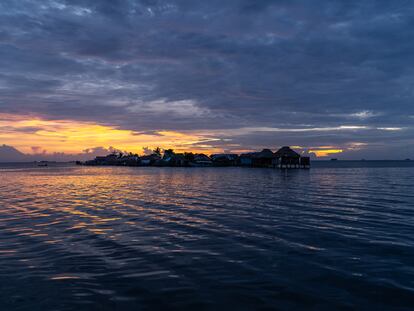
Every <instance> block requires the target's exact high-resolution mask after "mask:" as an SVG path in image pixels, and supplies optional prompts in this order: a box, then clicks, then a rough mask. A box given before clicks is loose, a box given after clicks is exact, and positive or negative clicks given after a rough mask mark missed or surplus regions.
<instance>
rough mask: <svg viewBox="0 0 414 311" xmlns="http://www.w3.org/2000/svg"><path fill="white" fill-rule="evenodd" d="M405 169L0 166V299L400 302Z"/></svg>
mask: <svg viewBox="0 0 414 311" xmlns="http://www.w3.org/2000/svg"><path fill="white" fill-rule="evenodd" d="M413 186H414V168H412V167H405V168H398V167H395V168H390V167H388V168H360V167H357V168H346V169H329V168H325V169H312V170H310V171H299V170H298V171H292V172H289V174H288V175H287V176H285V174H284V173H283V172H280V171H277V170H266V169H264V170H261V169H240V168H219V169H215V168H210V169H203V168H200V169H197V168H194V169H185V168H183V169H180V168H175V169H172V168H122V167H118V168H93V167H71V166H67V167H50V168H47V169H44V168H42V169H39V168H32V167H24V168H19V167H18V168H10V167H8V168H7V169H2V170H1V181H0V198H1V208H0V278H1V279H0V280H1V282H0V292H1V293H2V295H1V298H0V303H1V305H2V307H3V308H4V309H5V310H33V306H34V305H35V306H36V308H37V309H38V310H46V309H48V310H49V309H50V310H73V309H76V310H137V309H168V310H174V309H177V310H178V309H179V310H183V309H184V310H186V309H188V310H194V309H208V310H218V309H227V308H224V306H229V305H231V306H232V307H233V308H234V309H236V310H265V309H266V310H274V309H277V310H354V309H361V310H365V309H370V310H375V309H378V310H380V309H381V310H411V308H412V306H413V305H414V263H413V258H414V242H413V239H412V236H413V234H414V213H413V208H414V194H413V192H412V189H414V188H413Z"/></svg>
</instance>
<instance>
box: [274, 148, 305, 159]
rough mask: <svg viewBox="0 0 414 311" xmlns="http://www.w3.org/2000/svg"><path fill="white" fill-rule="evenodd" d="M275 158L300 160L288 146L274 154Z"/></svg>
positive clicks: (298, 155) (297, 154)
mask: <svg viewBox="0 0 414 311" xmlns="http://www.w3.org/2000/svg"><path fill="white" fill-rule="evenodd" d="M275 156H276V157H277V158H300V154H299V153H297V152H295V151H293V150H292V149H290V147H288V146H284V147H282V148H280V149H279V150H278V151H276V152H275Z"/></svg>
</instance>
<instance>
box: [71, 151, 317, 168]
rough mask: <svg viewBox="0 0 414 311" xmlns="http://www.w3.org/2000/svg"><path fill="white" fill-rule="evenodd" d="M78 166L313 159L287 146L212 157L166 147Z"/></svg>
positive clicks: (289, 164) (301, 162)
mask: <svg viewBox="0 0 414 311" xmlns="http://www.w3.org/2000/svg"><path fill="white" fill-rule="evenodd" d="M76 163H77V164H78V165H90V166H92V165H111V166H173V167H211V166H214V167H224V166H245V167H268V168H305V169H307V168H310V158H309V157H303V156H301V155H300V154H299V153H297V152H295V151H293V150H292V149H291V148H290V147H288V146H285V147H282V148H280V149H279V150H278V151H276V152H273V151H272V150H270V149H263V150H262V151H260V152H250V153H243V154H240V155H238V154H234V153H221V154H212V155H210V156H208V155H206V154H203V153H192V152H185V153H175V152H174V151H173V150H172V149H167V150H165V151H164V154H163V155H161V149H160V148H157V149H156V150H154V152H153V153H152V154H150V155H144V156H139V155H137V154H133V153H129V154H124V153H121V152H118V153H116V152H114V153H111V154H109V155H107V156H100V157H96V158H95V159H94V160H90V161H86V162H80V161H78V162H76Z"/></svg>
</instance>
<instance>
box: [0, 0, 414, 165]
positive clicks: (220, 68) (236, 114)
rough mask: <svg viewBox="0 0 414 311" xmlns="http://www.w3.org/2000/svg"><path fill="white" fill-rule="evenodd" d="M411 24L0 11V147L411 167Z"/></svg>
mask: <svg viewBox="0 0 414 311" xmlns="http://www.w3.org/2000/svg"><path fill="white" fill-rule="evenodd" d="M413 13H414V2H412V1H388V0H387V1H385V0H384V1H370V0H367V1H353V0H350V1H319V0H315V1H306V0H303V1H295V0H292V1H286V0H274V1H272V0H262V1H248V0H239V1H236V0H228V1H223V0H220V1H218V0H208V1H205V0H204V1H196V0H182V1H169V0H164V1H157V0H142V1H132V0H106V1H104V0H100V1H98V0H85V1H82V0H66V1H65V0H43V1H34V0H32V1H30V0H19V1H15V0H2V1H1V2H0V146H2V145H7V146H13V147H14V148H16V149H18V150H19V151H21V152H23V153H26V154H39V155H49V156H52V155H53V154H55V153H60V154H61V153H64V154H67V155H69V154H73V155H74V156H78V155H79V154H81V153H90V152H91V150H101V151H104V152H106V151H107V150H109V148H110V147H113V148H116V149H121V150H126V151H132V152H137V153H140V154H143V153H144V152H146V150H148V149H152V148H155V147H156V146H160V147H162V148H173V149H176V150H180V151H184V150H187V151H197V152H204V153H215V152H238V153H240V152H245V151H249V150H257V149H262V148H265V147H266V148H271V149H273V150H275V149H277V148H278V147H280V146H284V145H290V146H293V147H294V148H295V150H297V151H299V152H301V153H314V154H315V155H317V156H319V157H337V158H343V159H360V158H367V159H404V158H409V157H411V158H414V85H413V84H414V67H413V64H414V19H413V16H414V14H413ZM0 149H1V147H0ZM0 161H1V157H0Z"/></svg>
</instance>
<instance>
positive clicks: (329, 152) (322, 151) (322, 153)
mask: <svg viewBox="0 0 414 311" xmlns="http://www.w3.org/2000/svg"><path fill="white" fill-rule="evenodd" d="M309 152H310V153H314V154H316V156H317V157H327V156H330V155H332V154H335V153H342V152H343V149H320V150H309Z"/></svg>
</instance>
